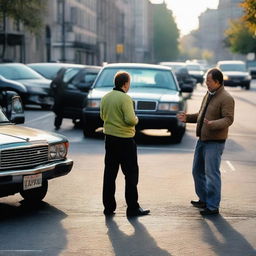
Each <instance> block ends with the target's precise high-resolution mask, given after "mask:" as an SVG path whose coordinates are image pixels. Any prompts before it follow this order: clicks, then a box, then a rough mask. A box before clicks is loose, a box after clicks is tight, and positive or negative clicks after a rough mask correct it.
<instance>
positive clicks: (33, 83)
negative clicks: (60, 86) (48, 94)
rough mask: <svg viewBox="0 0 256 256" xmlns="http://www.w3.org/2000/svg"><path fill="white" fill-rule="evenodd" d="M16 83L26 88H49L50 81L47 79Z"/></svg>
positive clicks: (24, 80)
mask: <svg viewBox="0 0 256 256" xmlns="http://www.w3.org/2000/svg"><path fill="white" fill-rule="evenodd" d="M18 81H19V82H20V83H22V84H24V85H25V86H26V87H40V88H50V84H51V80H49V79H22V80H18Z"/></svg>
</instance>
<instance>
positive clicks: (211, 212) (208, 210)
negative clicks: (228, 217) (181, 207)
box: [200, 208, 219, 216]
mask: <svg viewBox="0 0 256 256" xmlns="http://www.w3.org/2000/svg"><path fill="white" fill-rule="evenodd" d="M200 214H201V215H203V216H205V215H215V214H219V209H215V210H210V209H208V208H205V209H203V210H202V211H200Z"/></svg>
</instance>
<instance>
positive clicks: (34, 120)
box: [25, 113, 53, 124]
mask: <svg viewBox="0 0 256 256" xmlns="http://www.w3.org/2000/svg"><path fill="white" fill-rule="evenodd" d="M49 116H53V113H47V114H45V115H43V116H40V117H38V118H35V119H33V120H31V121H28V122H25V123H26V124H31V123H34V122H36V121H38V120H41V119H45V118H47V117H49Z"/></svg>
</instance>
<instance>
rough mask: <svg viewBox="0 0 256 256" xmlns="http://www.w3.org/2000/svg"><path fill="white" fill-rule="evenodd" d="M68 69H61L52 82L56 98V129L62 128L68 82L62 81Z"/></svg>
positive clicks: (54, 106)
mask: <svg viewBox="0 0 256 256" xmlns="http://www.w3.org/2000/svg"><path fill="white" fill-rule="evenodd" d="M65 71H66V69H60V70H59V72H58V73H57V75H56V77H55V78H54V79H53V81H52V82H51V85H50V87H51V93H52V96H53V99H54V104H53V108H52V110H53V112H54V113H55V119H54V126H55V129H56V130H59V129H60V126H61V124H62V120H63V107H64V105H65V99H64V93H65V89H66V83H63V82H62V78H63V75H64V73H65Z"/></svg>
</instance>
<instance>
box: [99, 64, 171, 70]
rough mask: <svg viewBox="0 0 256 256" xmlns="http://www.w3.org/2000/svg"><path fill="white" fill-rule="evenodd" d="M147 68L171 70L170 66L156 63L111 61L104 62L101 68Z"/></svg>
mask: <svg viewBox="0 0 256 256" xmlns="http://www.w3.org/2000/svg"><path fill="white" fill-rule="evenodd" d="M111 67H114V68H149V69H162V70H171V68H170V67H167V66H162V65H157V64H146V63H111V64H106V65H105V66H104V67H103V68H104V69H105V68H111Z"/></svg>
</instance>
